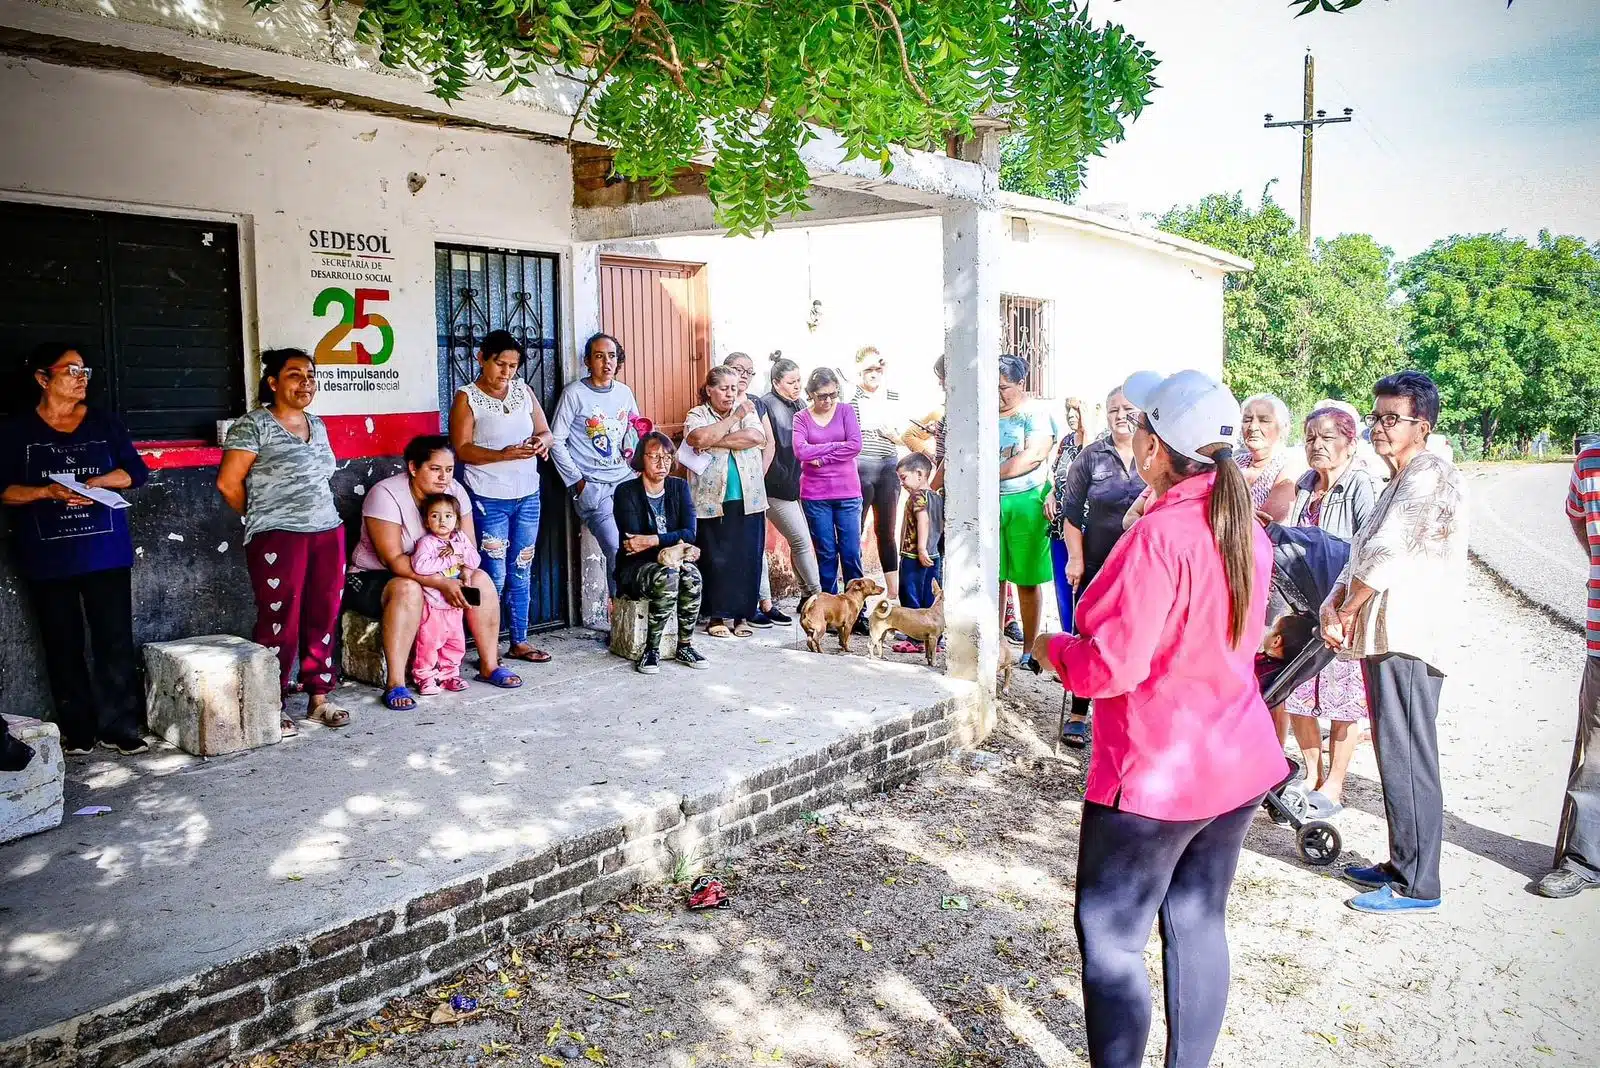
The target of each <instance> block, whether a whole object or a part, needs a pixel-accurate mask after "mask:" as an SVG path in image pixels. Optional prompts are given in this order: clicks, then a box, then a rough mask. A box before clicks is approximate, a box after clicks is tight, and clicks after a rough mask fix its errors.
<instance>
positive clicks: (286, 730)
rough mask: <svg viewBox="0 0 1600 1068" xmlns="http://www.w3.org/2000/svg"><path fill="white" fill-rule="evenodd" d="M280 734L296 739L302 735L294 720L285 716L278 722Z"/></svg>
mask: <svg viewBox="0 0 1600 1068" xmlns="http://www.w3.org/2000/svg"><path fill="white" fill-rule="evenodd" d="M278 733H279V734H280V735H282V736H283V737H285V738H294V737H297V736H298V735H299V734H300V728H299V727H297V726H295V722H294V720H292V719H290V718H289V717H288V716H284V717H282V718H281V719H279V720H278Z"/></svg>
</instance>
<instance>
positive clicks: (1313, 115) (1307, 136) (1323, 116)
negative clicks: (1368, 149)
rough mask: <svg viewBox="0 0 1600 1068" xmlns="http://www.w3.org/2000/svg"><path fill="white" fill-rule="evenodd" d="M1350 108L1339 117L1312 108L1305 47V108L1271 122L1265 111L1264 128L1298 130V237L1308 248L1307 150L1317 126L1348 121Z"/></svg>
mask: <svg viewBox="0 0 1600 1068" xmlns="http://www.w3.org/2000/svg"><path fill="white" fill-rule="evenodd" d="M1352 111H1353V109H1351V108H1345V109H1344V114H1343V115H1342V116H1332V117H1329V115H1328V113H1327V112H1326V111H1318V110H1317V109H1316V63H1315V62H1314V61H1313V60H1312V58H1311V49H1309V48H1308V49H1306V74H1305V110H1304V112H1303V115H1302V117H1301V118H1300V119H1298V120H1288V121H1285V122H1273V121H1272V113H1271V112H1268V113H1267V122H1266V128H1267V129H1269V130H1273V129H1278V128H1280V127H1286V126H1292V127H1294V128H1296V129H1298V130H1299V131H1300V239H1301V240H1302V241H1304V242H1305V245H1306V248H1310V247H1311V150H1312V143H1313V141H1314V139H1315V136H1316V132H1317V127H1318V126H1326V125H1328V124H1329V123H1334V122H1349V121H1350V118H1351V114H1352Z"/></svg>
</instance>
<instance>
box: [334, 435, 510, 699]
mask: <svg viewBox="0 0 1600 1068" xmlns="http://www.w3.org/2000/svg"><path fill="white" fill-rule="evenodd" d="M405 463H406V469H405V470H404V471H402V472H401V473H399V474H398V475H391V476H390V477H388V478H386V479H384V480H383V481H382V482H379V483H378V484H377V485H375V486H373V487H372V488H370V489H368V490H367V495H366V503H365V504H363V505H362V506H361V541H360V542H359V543H358V544H357V545H356V551H355V553H354V554H352V555H351V557H350V572H349V574H348V575H347V576H346V578H345V586H344V606H345V607H346V608H348V609H350V610H352V611H355V612H360V613H361V614H362V615H364V616H367V617H369V618H371V619H376V620H379V623H380V629H381V630H382V633H383V655H384V657H385V658H386V660H387V661H388V668H389V678H388V680H387V682H386V684H385V689H384V691H383V703H384V705H385V706H387V707H388V708H389V709H391V710H393V711H395V712H403V711H406V710H407V709H411V708H415V707H416V706H417V699H416V695H415V694H413V693H412V692H411V690H410V688H409V687H408V686H406V665H407V664H409V663H410V662H411V647H412V645H414V644H415V643H416V640H417V630H418V628H419V627H420V626H421V624H422V589H423V587H424V586H426V587H428V588H429V589H434V590H438V591H439V593H440V594H442V595H443V596H444V599H445V602H446V603H447V604H449V605H450V606H451V607H452V608H460V609H462V610H463V611H464V612H465V614H466V621H467V630H468V631H470V632H471V634H472V640H473V641H474V642H475V643H476V644H477V646H478V680H479V681H480V682H487V683H488V684H490V685H491V686H498V687H500V688H501V689H503V690H514V689H516V688H517V687H518V686H521V685H522V679H521V678H520V677H518V676H517V675H516V674H515V673H513V672H512V671H511V669H510V668H508V667H506V666H505V665H503V664H501V663H500V599H499V597H498V596H497V595H496V593H495V588H494V582H493V581H492V580H491V579H490V578H489V576H488V575H487V574H485V573H484V572H483V571H481V570H475V571H473V573H472V575H471V577H470V578H469V579H468V580H467V581H465V582H462V581H460V580H457V579H453V578H447V577H445V576H443V575H418V574H417V573H416V572H414V571H412V570H411V550H412V549H413V548H414V547H415V546H416V544H417V539H418V538H420V537H422V535H423V534H424V533H425V532H426V529H427V528H426V527H425V525H424V524H423V520H422V512H421V510H420V509H419V508H418V505H420V504H421V503H422V500H423V499H424V498H425V497H427V496H428V495H429V494H433V493H448V494H450V495H451V496H452V497H454V498H455V499H456V501H457V502H458V503H459V504H460V513H461V530H462V532H463V533H464V534H466V535H467V537H468V538H475V537H476V531H475V530H474V529H473V526H472V501H471V500H470V499H469V498H468V496H467V491H466V489H465V488H464V487H463V486H462V485H461V483H459V482H457V481H456V480H455V470H456V454H455V452H454V451H453V450H452V449H451V448H450V442H449V440H448V439H446V438H444V437H442V436H440V435H437V434H425V435H423V436H421V437H418V438H412V439H411V443H410V444H408V445H407V446H406V451H405Z"/></svg>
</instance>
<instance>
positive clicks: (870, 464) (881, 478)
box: [850, 345, 905, 600]
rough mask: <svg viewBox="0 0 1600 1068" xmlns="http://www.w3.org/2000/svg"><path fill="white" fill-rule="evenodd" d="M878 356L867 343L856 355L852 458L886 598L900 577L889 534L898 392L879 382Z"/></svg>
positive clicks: (895, 490) (895, 505)
mask: <svg viewBox="0 0 1600 1068" xmlns="http://www.w3.org/2000/svg"><path fill="white" fill-rule="evenodd" d="M884 363H885V361H884V358H883V356H882V354H881V353H879V352H878V350H877V349H875V348H873V347H872V346H871V345H868V346H867V347H866V348H864V349H862V350H861V351H860V352H858V353H856V378H857V381H858V382H859V385H857V386H856V393H855V397H854V398H852V399H851V401H850V406H851V407H852V408H854V409H855V414H856V422H857V423H858V424H859V425H860V427H861V455H860V456H858V457H857V458H856V473H857V474H858V475H859V476H860V478H861V530H862V533H863V534H865V533H866V529H867V512H868V510H870V511H871V512H872V527H873V532H874V535H875V536H876V538H877V544H878V562H879V563H880V564H881V565H882V566H883V584H884V585H885V586H886V587H888V590H889V596H890V598H892V599H895V600H898V599H899V597H900V576H899V574H898V572H897V571H896V569H895V563H896V561H898V560H899V559H900V542H899V539H898V538H897V537H896V534H895V519H896V518H897V515H896V513H897V512H898V510H899V504H900V477H899V475H897V474H896V473H895V464H897V463H899V461H900V448H899V446H900V438H901V435H903V434H904V433H905V428H904V427H903V426H902V425H901V416H900V411H899V409H900V394H898V393H896V392H894V391H893V390H891V389H886V388H885V387H884V384H883V371H884Z"/></svg>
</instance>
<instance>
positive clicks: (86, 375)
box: [59, 363, 94, 382]
mask: <svg viewBox="0 0 1600 1068" xmlns="http://www.w3.org/2000/svg"><path fill="white" fill-rule="evenodd" d="M59 370H60V371H61V373H62V374H64V375H66V376H67V377H68V378H81V379H83V380H84V381H85V382H87V381H89V379H90V378H92V377H93V376H94V368H93V367H84V366H83V365H82V364H76V363H69V364H67V365H66V366H65V367H62V368H59Z"/></svg>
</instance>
